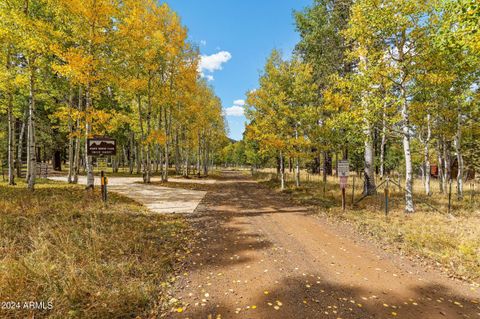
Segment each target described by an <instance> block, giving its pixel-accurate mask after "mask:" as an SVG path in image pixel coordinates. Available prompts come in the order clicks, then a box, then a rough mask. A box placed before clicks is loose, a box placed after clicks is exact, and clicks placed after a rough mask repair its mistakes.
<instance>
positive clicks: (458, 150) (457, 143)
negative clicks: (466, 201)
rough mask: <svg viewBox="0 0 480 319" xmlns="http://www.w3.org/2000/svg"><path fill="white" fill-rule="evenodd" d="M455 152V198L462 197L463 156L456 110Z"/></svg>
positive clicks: (460, 128)
mask: <svg viewBox="0 0 480 319" xmlns="http://www.w3.org/2000/svg"><path fill="white" fill-rule="evenodd" d="M453 143H454V146H455V152H456V153H457V162H458V172H457V198H458V199H459V200H461V199H463V173H464V165H463V156H462V146H461V143H462V114H461V112H460V110H459V111H458V120H457V134H456V135H455V139H454V142H453Z"/></svg>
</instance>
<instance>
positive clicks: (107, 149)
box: [87, 137, 117, 156]
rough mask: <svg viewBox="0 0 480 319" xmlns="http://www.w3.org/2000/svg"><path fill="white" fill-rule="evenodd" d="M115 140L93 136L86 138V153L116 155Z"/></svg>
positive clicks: (89, 154) (91, 154) (90, 154)
mask: <svg viewBox="0 0 480 319" xmlns="http://www.w3.org/2000/svg"><path fill="white" fill-rule="evenodd" d="M116 154H117V141H116V140H114V139H113V138H108V137H95V138H89V139H87V155H88V156H102V155H116Z"/></svg>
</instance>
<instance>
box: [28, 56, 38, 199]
mask: <svg viewBox="0 0 480 319" xmlns="http://www.w3.org/2000/svg"><path fill="white" fill-rule="evenodd" d="M28 62H29V68H30V94H29V107H28V133H27V136H28V140H27V143H28V146H27V178H26V180H27V184H28V189H29V190H30V191H33V190H34V189H35V177H36V176H35V175H36V154H35V67H34V66H33V64H34V59H33V58H31V59H29V61H28Z"/></svg>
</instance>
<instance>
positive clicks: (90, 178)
mask: <svg viewBox="0 0 480 319" xmlns="http://www.w3.org/2000/svg"><path fill="white" fill-rule="evenodd" d="M91 107H92V101H91V96H90V84H87V87H86V90H85V112H86V113H87V115H86V121H85V167H86V170H87V189H93V188H94V186H95V176H94V175H93V163H92V161H93V158H92V156H88V142H87V140H88V138H89V137H90V135H91V134H92V124H91V123H90V122H89V120H88V117H89V115H88V113H89V112H90V109H91Z"/></svg>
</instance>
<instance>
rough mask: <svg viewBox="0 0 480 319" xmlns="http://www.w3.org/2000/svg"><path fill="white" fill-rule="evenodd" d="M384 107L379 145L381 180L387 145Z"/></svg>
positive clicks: (383, 172) (383, 173)
mask: <svg viewBox="0 0 480 319" xmlns="http://www.w3.org/2000/svg"><path fill="white" fill-rule="evenodd" d="M385 109H386V105H384V107H383V114H382V141H381V143H380V172H379V173H380V178H381V179H383V176H384V175H385V147H386V145H387V119H386V117H387V115H386V112H385Z"/></svg>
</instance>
